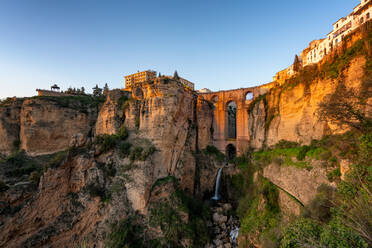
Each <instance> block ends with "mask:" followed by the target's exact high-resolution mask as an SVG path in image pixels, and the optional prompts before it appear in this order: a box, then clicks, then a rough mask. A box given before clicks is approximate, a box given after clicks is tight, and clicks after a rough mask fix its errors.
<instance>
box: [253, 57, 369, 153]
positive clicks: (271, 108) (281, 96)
mask: <svg viewBox="0 0 372 248" xmlns="http://www.w3.org/2000/svg"><path fill="white" fill-rule="evenodd" d="M365 62H366V60H365V58H364V57H363V56H361V57H357V58H355V59H353V60H352V61H351V62H350V66H349V67H348V68H347V69H346V70H345V71H344V72H343V75H344V77H345V80H344V81H345V86H346V87H347V88H349V89H350V88H354V89H360V88H361V83H362V80H363V76H364V66H365ZM339 83H340V80H338V79H334V80H331V79H317V80H315V81H312V82H303V83H299V84H297V85H295V86H294V87H292V88H291V87H288V88H287V89H283V88H275V87H274V88H273V89H272V90H271V91H269V92H268V93H267V95H266V103H265V104H264V102H263V101H260V102H258V103H256V104H255V106H254V107H253V108H252V111H251V113H250V115H249V119H248V127H249V132H250V144H251V147H253V148H256V149H259V148H261V147H262V146H263V145H264V144H265V145H267V146H272V145H275V144H276V143H278V142H279V141H280V140H288V141H295V142H298V143H302V144H309V143H310V142H311V140H312V139H320V138H321V137H322V136H323V135H325V134H331V133H342V132H345V131H347V129H340V128H338V127H337V126H335V125H333V124H332V123H327V122H325V121H321V120H320V119H319V116H318V115H317V113H318V109H319V104H320V103H321V102H322V101H324V99H325V97H326V96H327V95H329V94H332V93H333V92H334V91H335V90H336V88H337V86H338V85H339Z"/></svg>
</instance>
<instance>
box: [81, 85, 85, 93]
mask: <svg viewBox="0 0 372 248" xmlns="http://www.w3.org/2000/svg"><path fill="white" fill-rule="evenodd" d="M80 91H81V94H83V95H85V88H84V87H81V90H80Z"/></svg>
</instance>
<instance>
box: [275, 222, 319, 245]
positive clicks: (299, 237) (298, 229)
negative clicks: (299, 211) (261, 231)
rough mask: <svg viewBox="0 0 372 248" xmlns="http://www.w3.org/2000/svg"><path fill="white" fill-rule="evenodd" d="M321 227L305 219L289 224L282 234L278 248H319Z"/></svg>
mask: <svg viewBox="0 0 372 248" xmlns="http://www.w3.org/2000/svg"><path fill="white" fill-rule="evenodd" d="M320 233H321V227H320V226H319V225H318V224H317V223H316V222H314V221H312V220H310V219H307V218H300V219H298V220H297V221H295V222H293V223H290V224H289V226H287V227H286V229H285V230H284V232H283V238H282V240H281V245H280V248H295V247H296V248H297V247H298V248H300V247H321V246H320V244H319V238H320Z"/></svg>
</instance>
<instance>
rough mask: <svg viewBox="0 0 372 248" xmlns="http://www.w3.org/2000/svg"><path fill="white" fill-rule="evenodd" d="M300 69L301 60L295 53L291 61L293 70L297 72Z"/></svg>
mask: <svg viewBox="0 0 372 248" xmlns="http://www.w3.org/2000/svg"><path fill="white" fill-rule="evenodd" d="M300 69H301V61H300V58H299V57H298V56H297V54H296V55H295V58H294V62H293V70H294V71H295V72H298V71H299V70H300Z"/></svg>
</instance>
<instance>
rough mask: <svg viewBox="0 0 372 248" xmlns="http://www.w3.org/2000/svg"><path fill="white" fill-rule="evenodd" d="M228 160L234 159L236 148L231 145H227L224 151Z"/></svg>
mask: <svg viewBox="0 0 372 248" xmlns="http://www.w3.org/2000/svg"><path fill="white" fill-rule="evenodd" d="M225 154H226V157H227V159H228V160H232V159H234V158H235V157H236V147H235V146H234V145H233V144H228V145H227V146H226V151H225Z"/></svg>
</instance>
